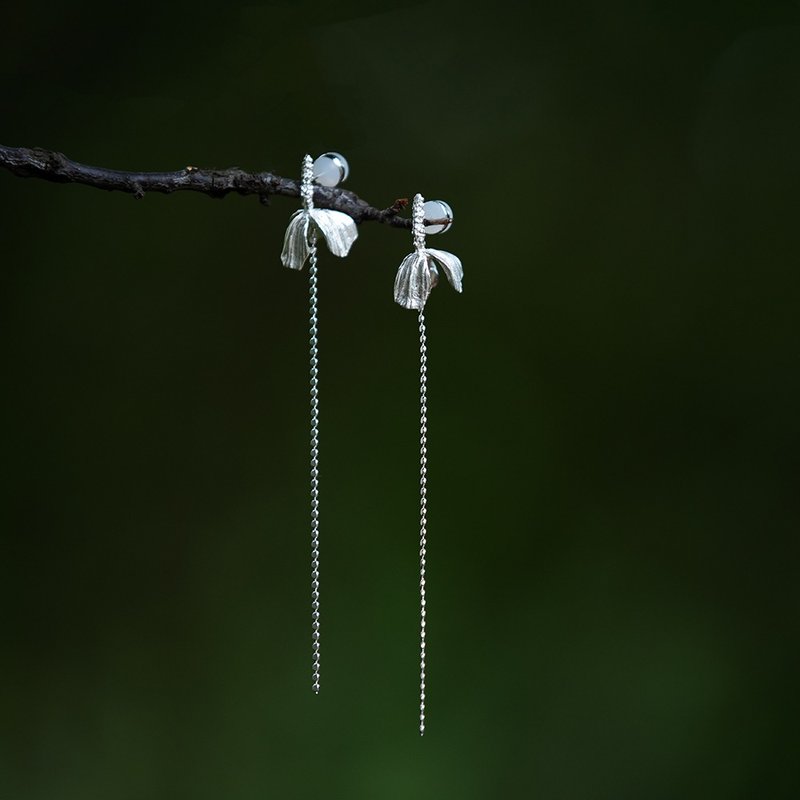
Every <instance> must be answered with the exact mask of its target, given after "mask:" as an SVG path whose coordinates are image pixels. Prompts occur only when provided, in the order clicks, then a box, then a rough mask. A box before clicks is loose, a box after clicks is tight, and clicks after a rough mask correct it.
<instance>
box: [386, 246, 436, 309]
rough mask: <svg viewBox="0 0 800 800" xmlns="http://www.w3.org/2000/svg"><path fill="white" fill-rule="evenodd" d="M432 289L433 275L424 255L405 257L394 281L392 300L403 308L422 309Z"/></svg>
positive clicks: (414, 254)
mask: <svg viewBox="0 0 800 800" xmlns="http://www.w3.org/2000/svg"><path fill="white" fill-rule="evenodd" d="M432 288H433V275H432V274H431V267H430V264H429V263H428V257H427V256H426V255H425V254H424V253H417V252H414V253H412V254H411V255H409V256H406V257H405V258H404V259H403V261H402V263H401V264H400V268H399V269H398V270H397V277H396V278H395V280H394V300H395V302H396V303H399V304H400V305H401V306H403V308H410V309H417V310H420V309H422V308H424V306H425V301H426V300H427V299H428V295H429V294H430V293H431V289H432Z"/></svg>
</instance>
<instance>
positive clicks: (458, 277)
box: [394, 194, 464, 311]
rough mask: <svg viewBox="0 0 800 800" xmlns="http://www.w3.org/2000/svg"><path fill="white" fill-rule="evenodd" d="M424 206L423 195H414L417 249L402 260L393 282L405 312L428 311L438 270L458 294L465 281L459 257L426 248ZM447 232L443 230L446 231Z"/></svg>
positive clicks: (413, 207) (396, 295)
mask: <svg viewBox="0 0 800 800" xmlns="http://www.w3.org/2000/svg"><path fill="white" fill-rule="evenodd" d="M424 205H425V201H424V200H423V197H422V195H420V194H418V195H415V196H414V204H413V206H412V222H413V234H414V247H415V249H414V252H413V253H411V254H410V255H408V256H406V257H405V258H404V259H403V261H402V263H401V264H400V268H399V269H398V270H397V277H396V278H395V281H394V299H395V302H396V303H398V304H399V305H401V306H403V308H409V309H416V310H417V311H421V310H422V309H423V308H424V307H425V303H426V301H427V300H428V295H430V293H431V290H432V289H433V287H434V286H436V284H437V283H438V281H439V270H438V268H437V267H441V269H442V271H443V272H444V274H445V275H446V276H447V279H448V280H449V281H450V283H451V284H452V286H453V288H454V289H455V290H456V291H457V292H460V291H461V282H462V280H463V279H464V268H463V266H462V265H461V259H460V258H459V257H458V256H454V255H453V254H452V253H448V252H446V251H445V250H435V249H434V248H432V247H426V246H425V211H424ZM439 205H440V206H443V207H444V208H445V209H447V210H448V211H449V207H448V206H446V204H444V203H441V202H439ZM437 227H440V226H437ZM447 227H449V225H448V226H447ZM446 229H447V228H444V230H446Z"/></svg>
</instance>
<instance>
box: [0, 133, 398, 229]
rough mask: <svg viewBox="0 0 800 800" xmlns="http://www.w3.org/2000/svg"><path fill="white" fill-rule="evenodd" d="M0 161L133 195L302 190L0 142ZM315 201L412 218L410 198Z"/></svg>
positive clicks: (16, 170)
mask: <svg viewBox="0 0 800 800" xmlns="http://www.w3.org/2000/svg"><path fill="white" fill-rule="evenodd" d="M0 167H3V168H5V169H7V170H8V171H9V172H11V173H12V174H14V175H18V176H19V177H21V178H41V179H42V180H45V181H53V182H54V183H82V184H84V185H85V186H93V187H94V188H96V189H106V190H107V191H110V192H112V191H117V192H127V193H128V194H132V195H133V196H134V197H136V198H137V199H140V198H142V197H144V196H145V194H146V193H147V192H160V193H162V194H171V193H172V192H180V191H185V192H200V193H201V194H206V195H208V196H209V197H216V198H221V197H225V196H226V195H228V194H231V193H234V192H235V193H236V194H241V195H251V194H254V195H257V196H258V197H259V199H260V200H261V202H262V203H264V204H268V203H269V198H270V196H271V195H284V196H286V197H299V196H300V182H299V181H295V180H292V179H291V178H282V177H280V175H273V174H272V173H271V172H245V171H244V170H241V169H238V168H236V167H232V168H230V169H221V170H217V169H200V168H199V167H194V166H187V167H184V168H183V169H181V170H178V171H177V172H121V171H119V170H113V169H103V168H102V167H91V166H88V165H87V164H79V163H78V162H77V161H72V160H71V159H69V158H67V157H66V156H65V155H63V154H62V153H56V152H53V151H52V150H43V149H42V148H40V147H6V146H5V145H0ZM314 205H315V206H317V207H318V208H332V209H335V210H336V211H343V212H344V213H345V214H348V215H349V216H351V217H352V218H353V219H354V220H355V221H356V222H357V223H361V222H381V223H383V224H385V225H391V226H392V227H395V228H410V227H411V220H410V219H406V218H404V217H401V216H400V212H401V211H402V210H403V209H404V208H405V207H406V205H408V200H405V199H401V200H396V201H395V202H394V203H393V204H392V205H391V206H389V208H384V209H379V208H375V207H374V206H371V205H370V204H369V203H367V202H366V201H365V200H362V199H361V198H360V197H359V196H358V195H356V194H354V193H353V192H348V191H347V190H346V189H329V188H326V187H322V186H315V187H314Z"/></svg>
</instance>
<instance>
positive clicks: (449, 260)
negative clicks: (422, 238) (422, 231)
mask: <svg viewBox="0 0 800 800" xmlns="http://www.w3.org/2000/svg"><path fill="white" fill-rule="evenodd" d="M425 252H426V253H427V254H428V255H429V256H430V257H431V258H432V259H434V260H435V261H436V262H437V263H438V264H439V266H441V268H442V269H443V270H444V274H445V275H447V279H448V280H449V281H450V283H451V284H452V285H453V288H454V289H455V290H456V291H457V292H460V291H461V281H462V280H464V267H463V266H462V265H461V259H460V258H459V257H458V256H454V255H453V254H452V253H448V252H447V251H446V250H434V249H432V248H430V247H428V248H426V249H425Z"/></svg>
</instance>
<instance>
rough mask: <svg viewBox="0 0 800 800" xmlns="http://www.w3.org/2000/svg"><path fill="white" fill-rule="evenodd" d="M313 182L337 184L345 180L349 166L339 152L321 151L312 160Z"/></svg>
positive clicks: (326, 184)
mask: <svg viewBox="0 0 800 800" xmlns="http://www.w3.org/2000/svg"><path fill="white" fill-rule="evenodd" d="M313 170H314V183H317V184H319V185H320V186H327V187H329V188H330V187H333V186H338V185H339V184H340V183H342V182H343V181H346V180H347V176H348V175H349V174H350V166H349V165H348V163H347V159H346V158H345V157H344V156H343V155H342V154H341V153H323V154H322V155H321V156H319V158H317V159H316V161H314V166H313Z"/></svg>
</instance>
